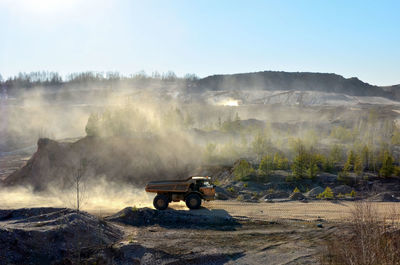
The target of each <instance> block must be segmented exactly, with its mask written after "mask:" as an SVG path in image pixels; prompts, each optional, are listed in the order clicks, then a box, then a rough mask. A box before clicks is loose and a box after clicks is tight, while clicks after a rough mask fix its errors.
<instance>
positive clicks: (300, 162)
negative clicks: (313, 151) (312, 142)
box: [292, 142, 307, 179]
mask: <svg viewBox="0 0 400 265" xmlns="http://www.w3.org/2000/svg"><path fill="white" fill-rule="evenodd" d="M295 148H296V152H297V155H296V157H295V158H294V160H293V164H292V172H293V175H294V176H295V177H296V178H297V179H301V178H304V177H305V176H306V170H307V168H306V163H307V157H306V150H305V147H304V145H303V144H302V143H301V142H298V143H297V144H296V147H295Z"/></svg>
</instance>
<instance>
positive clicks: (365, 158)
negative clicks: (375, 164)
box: [361, 145, 370, 170]
mask: <svg viewBox="0 0 400 265" xmlns="http://www.w3.org/2000/svg"><path fill="white" fill-rule="evenodd" d="M361 163H362V166H363V169H367V170H368V169H369V167H370V151H369V148H368V146H367V145H364V147H363V149H362V150H361Z"/></svg>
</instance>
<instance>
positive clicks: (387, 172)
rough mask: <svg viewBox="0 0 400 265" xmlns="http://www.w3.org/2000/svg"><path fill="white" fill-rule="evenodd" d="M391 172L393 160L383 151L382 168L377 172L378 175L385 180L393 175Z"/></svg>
mask: <svg viewBox="0 0 400 265" xmlns="http://www.w3.org/2000/svg"><path fill="white" fill-rule="evenodd" d="M393 171H394V166H393V158H392V156H391V155H390V154H389V152H388V151H385V152H384V154H383V161H382V167H381V169H380V170H379V175H381V176H382V177H385V178H387V177H390V176H391V175H392V174H393Z"/></svg>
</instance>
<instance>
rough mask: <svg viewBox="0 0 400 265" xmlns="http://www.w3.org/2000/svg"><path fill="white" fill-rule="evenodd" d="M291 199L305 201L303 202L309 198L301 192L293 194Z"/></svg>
mask: <svg viewBox="0 0 400 265" xmlns="http://www.w3.org/2000/svg"><path fill="white" fill-rule="evenodd" d="M289 199H291V200H294V201H303V200H306V199H307V198H306V197H305V196H304V195H303V193H301V192H293V193H292V194H291V195H290V196H289Z"/></svg>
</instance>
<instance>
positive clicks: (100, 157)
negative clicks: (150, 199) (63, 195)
mask: <svg viewBox="0 0 400 265" xmlns="http://www.w3.org/2000/svg"><path fill="white" fill-rule="evenodd" d="M170 137H174V139H176V140H177V139H179V140H177V141H178V142H180V143H181V144H179V145H176V144H174V143H175V142H176V141H173V142H171V141H169V140H168V139H167V138H166V137H161V136H148V137H130V138H129V137H125V138H124V137H107V138H100V137H85V138H82V139H80V140H78V141H76V142H73V143H59V142H56V141H53V140H50V139H39V141H38V149H37V151H36V153H35V154H34V155H33V156H32V157H31V158H30V159H29V161H28V162H27V164H26V165H25V166H24V167H23V168H21V169H20V170H17V171H16V172H14V173H13V174H11V175H10V176H8V177H7V178H6V179H5V180H4V181H3V184H4V185H6V186H11V185H31V186H32V187H33V188H34V189H35V190H45V189H46V188H48V187H49V186H54V187H59V188H66V187H68V186H70V185H71V182H72V181H71V178H72V175H73V174H74V173H75V172H76V170H77V168H78V167H79V166H80V162H81V160H82V159H85V161H87V163H85V164H86V166H85V174H86V176H87V178H89V179H90V180H93V181H96V179H98V178H97V177H102V178H105V180H108V181H113V182H123V183H135V184H136V185H144V184H145V183H146V182H147V181H148V180H150V179H153V180H154V179H155V178H157V176H160V177H159V178H164V179H165V178H167V179H168V178H176V177H177V176H178V177H179V176H182V177H184V176H186V175H187V172H188V171H189V170H190V168H192V167H194V166H195V165H196V163H197V162H196V161H198V159H199V158H198V157H195V154H196V152H193V149H194V148H193V147H192V146H191V145H190V143H189V141H188V140H187V139H186V138H184V137H183V136H170ZM171 150H173V151H171Z"/></svg>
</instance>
